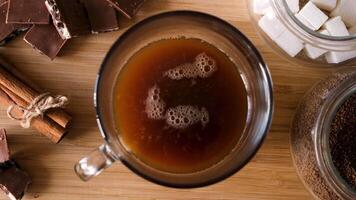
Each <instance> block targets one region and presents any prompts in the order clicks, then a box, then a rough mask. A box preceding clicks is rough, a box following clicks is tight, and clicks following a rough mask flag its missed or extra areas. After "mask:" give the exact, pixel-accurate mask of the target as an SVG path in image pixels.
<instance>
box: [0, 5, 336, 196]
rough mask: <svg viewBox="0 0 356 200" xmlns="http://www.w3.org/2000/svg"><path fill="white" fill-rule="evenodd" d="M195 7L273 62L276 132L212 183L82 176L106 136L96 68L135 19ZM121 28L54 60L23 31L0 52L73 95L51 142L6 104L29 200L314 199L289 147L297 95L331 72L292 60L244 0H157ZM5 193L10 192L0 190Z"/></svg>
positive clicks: (74, 43)
mask: <svg viewBox="0 0 356 200" xmlns="http://www.w3.org/2000/svg"><path fill="white" fill-rule="evenodd" d="M177 9H185V10H197V11H203V12H207V13H211V14H214V15H217V16H219V17H221V18H223V19H225V20H227V21H228V22H230V23H231V24H233V25H234V26H236V27H237V28H239V29H240V30H241V31H242V32H243V33H245V34H246V35H247V36H248V37H249V38H250V39H251V40H252V41H253V42H254V44H255V45H256V46H257V47H258V49H259V50H260V51H261V52H262V54H263V56H264V58H265V60H266V62H267V63H268V65H269V67H270V70H271V73H272V76H273V80H274V90H275V105H276V106H275V114H274V120H273V125H272V128H271V131H270V133H269V135H268V137H267V139H266V140H265V142H264V144H263V146H262V148H261V149H260V151H259V152H258V153H257V155H256V156H255V158H254V159H253V160H252V161H251V162H250V163H249V164H248V165H247V166H246V167H244V168H243V169H242V170H241V171H240V172H238V173H237V174H235V175H234V176H232V177H231V178H229V179H227V180H225V181H223V182H221V183H218V184H215V185H213V186H209V187H205V188H200V189H194V190H176V189H170V188H165V187H161V186H158V185H155V184H152V183H150V182H147V181H146V180H143V179H142V178H140V177H138V176H137V175H135V174H133V173H132V172H131V171H129V170H128V169H127V168H126V167H124V166H123V165H122V164H120V163H117V164H116V165H114V166H113V167H112V168H110V169H108V170H107V171H105V172H104V173H103V174H102V175H100V176H99V177H97V178H95V179H93V180H92V181H90V182H88V183H84V182H81V181H80V180H79V179H78V178H77V177H76V175H75V174H74V172H73V165H74V163H75V162H76V161H78V160H79V159H80V158H81V157H82V156H84V155H86V154H88V153H89V152H90V151H91V150H93V149H94V148H96V147H98V146H99V145H100V144H101V142H102V140H101V137H100V135H99V131H98V129H97V126H96V122H95V113H94V109H93V101H92V92H93V86H94V81H95V78H96V72H97V70H98V68H99V66H100V63H101V62H102V59H103V58H104V56H105V54H106V52H107V51H108V49H109V48H110V46H111V44H112V43H113V42H114V41H115V40H116V39H117V38H118V37H119V36H120V35H121V34H122V33H123V32H124V31H125V30H126V29H127V28H128V27H129V26H130V25H132V23H135V22H137V21H139V20H140V19H142V18H145V17H147V16H150V15H152V14H155V13H159V12H163V11H169V10H177ZM121 19H122V21H121V27H123V28H122V29H121V30H120V31H118V32H113V33H105V34H100V35H92V36H86V37H81V38H75V39H73V40H71V41H69V43H68V44H67V46H66V47H65V49H64V50H63V52H62V56H61V57H58V58H56V59H55V60H54V61H50V60H49V59H48V58H47V57H45V56H43V55H40V54H39V53H37V52H36V51H34V50H33V49H31V48H30V47H29V46H28V45H26V44H25V42H23V41H22V38H21V37H19V38H17V39H16V40H15V41H13V42H11V43H10V44H9V45H7V46H6V47H1V48H0V54H2V55H4V56H6V57H7V58H9V59H10V60H11V61H12V62H13V63H14V64H15V65H16V66H17V67H18V68H19V69H20V70H22V71H23V72H24V73H26V74H28V75H29V77H30V78H31V79H33V80H34V81H35V82H36V83H38V84H41V85H43V86H44V87H46V88H47V89H48V90H49V91H51V92H53V93H59V94H66V95H68V96H69V97H70V98H71V100H72V101H71V104H70V106H69V111H70V113H71V114H72V115H73V118H74V121H73V124H72V128H71V129H70V133H69V135H68V136H67V137H66V138H65V139H64V140H63V141H62V142H61V143H60V144H59V145H53V144H52V143H51V142H50V141H48V140H47V139H46V138H44V137H42V136H40V135H38V134H37V133H36V132H35V131H33V130H25V129H21V128H20V126H19V125H18V124H17V122H14V121H11V120H10V119H8V118H7V116H6V114H5V109H4V108H2V109H1V110H0V127H4V128H6V129H7V130H8V134H9V138H8V140H9V141H10V146H11V150H12V152H13V153H14V157H15V158H16V159H17V160H18V162H19V163H20V164H21V165H22V166H23V168H24V169H26V170H27V171H28V172H29V174H30V175H31V177H32V178H33V184H32V185H31V187H30V188H29V191H28V193H27V194H26V196H25V198H24V199H43V200H80V199H85V200H94V199H95V200H98V199H100V200H101V199H105V200H111V199H125V200H126V199H127V200H129V199H132V200H137V199H140V200H153V199H155V200H163V199H173V200H187V199H196V200H197V199H206V200H213V199H229V200H230V199H231V200H233V199H234V200H235V199H259V200H262V199H271V200H272V199H273V200H277V199H283V200H287V199H295V200H300V199H311V196H310V195H309V194H308V192H307V190H306V189H305V188H304V186H303V185H302V183H301V182H300V180H299V179H298V177H297V174H296V172H295V169H294V167H293V163H292V159H291V156H290V150H289V127H290V123H291V119H292V116H293V114H294V110H295V108H296V106H297V103H298V101H299V100H300V98H301V97H302V95H303V94H304V93H305V91H307V90H308V88H310V87H311V86H312V84H314V83H315V82H316V81H317V80H319V79H321V78H323V77H325V76H326V75H327V74H329V73H330V71H325V70H322V69H312V68H308V67H303V66H299V65H294V64H290V63H288V62H287V61H285V60H283V59H282V58H280V57H279V56H277V55H276V54H275V53H274V52H272V51H271V50H270V49H269V47H267V46H266V44H265V43H264V42H263V41H262V40H261V39H259V37H258V36H257V34H256V31H255V30H254V28H253V27H252V24H251V22H250V21H249V16H248V12H247V5H246V2H245V1H243V0H221V1H208V0H151V1H148V2H147V4H146V5H145V6H144V8H143V9H142V10H141V11H140V12H139V13H138V16H137V17H136V18H135V19H134V20H132V21H128V20H125V19H124V18H121ZM0 199H1V200H2V199H6V198H5V197H4V196H0Z"/></svg>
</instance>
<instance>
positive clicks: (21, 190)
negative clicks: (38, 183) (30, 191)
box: [0, 161, 31, 200]
mask: <svg viewBox="0 0 356 200" xmlns="http://www.w3.org/2000/svg"><path fill="white" fill-rule="evenodd" d="M30 183H31V179H30V177H29V176H28V174H27V173H26V172H24V171H22V170H21V169H20V168H19V166H18V165H17V164H16V163H15V162H14V161H7V162H5V163H2V164H1V165H0V189H1V190H2V191H4V192H5V194H6V195H7V196H8V197H9V198H10V199H11V200H20V199H22V197H23V195H24V194H25V192H26V190H27V188H28V186H29V185H30Z"/></svg>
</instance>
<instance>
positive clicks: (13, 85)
mask: <svg viewBox="0 0 356 200" xmlns="http://www.w3.org/2000/svg"><path fill="white" fill-rule="evenodd" d="M0 84H1V85H3V86H5V87H6V88H7V89H8V90H10V91H11V92H13V93H15V94H16V95H17V96H18V97H20V98H21V99H23V100H24V101H26V102H27V103H28V104H29V103H30V102H32V101H33V100H34V99H35V98H36V97H37V96H38V95H40V93H39V92H37V91H35V90H34V89H32V88H30V87H29V86H27V85H26V84H24V83H23V82H22V81H20V80H19V79H17V78H16V77H14V76H13V75H12V74H11V73H9V72H8V71H7V70H5V69H4V68H3V67H1V66H0ZM46 115H47V116H48V117H50V118H51V119H52V120H53V121H55V122H57V123H58V124H59V125H61V126H62V127H64V128H66V127H67V126H68V123H69V122H70V120H71V116H70V115H69V114H67V113H66V112H65V111H64V110H62V109H61V108H54V109H52V110H49V111H48V112H47V113H46Z"/></svg>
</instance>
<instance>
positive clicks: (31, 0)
mask: <svg viewBox="0 0 356 200" xmlns="http://www.w3.org/2000/svg"><path fill="white" fill-rule="evenodd" d="M44 2H45V0H9V6H8V12H7V17H6V23H11V24H15V23H16V24H49V22H50V15H49V12H48V10H47V8H46V5H45V3H44Z"/></svg>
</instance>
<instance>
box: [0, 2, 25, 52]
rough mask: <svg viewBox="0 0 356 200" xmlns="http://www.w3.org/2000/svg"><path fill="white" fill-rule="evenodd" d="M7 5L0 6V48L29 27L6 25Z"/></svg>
mask: <svg viewBox="0 0 356 200" xmlns="http://www.w3.org/2000/svg"><path fill="white" fill-rule="evenodd" d="M7 5H8V3H4V4H1V5H0V46H2V45H4V44H6V43H7V42H9V41H10V40H11V39H13V38H14V37H16V36H17V35H19V34H20V33H21V32H23V31H25V30H27V29H28V27H29V26H28V25H22V24H6V22H5V20H6V13H7V7H8V6H7Z"/></svg>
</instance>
